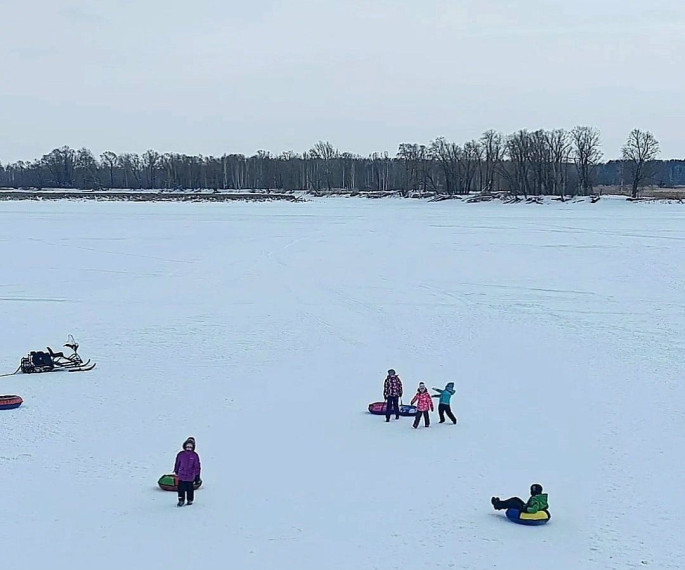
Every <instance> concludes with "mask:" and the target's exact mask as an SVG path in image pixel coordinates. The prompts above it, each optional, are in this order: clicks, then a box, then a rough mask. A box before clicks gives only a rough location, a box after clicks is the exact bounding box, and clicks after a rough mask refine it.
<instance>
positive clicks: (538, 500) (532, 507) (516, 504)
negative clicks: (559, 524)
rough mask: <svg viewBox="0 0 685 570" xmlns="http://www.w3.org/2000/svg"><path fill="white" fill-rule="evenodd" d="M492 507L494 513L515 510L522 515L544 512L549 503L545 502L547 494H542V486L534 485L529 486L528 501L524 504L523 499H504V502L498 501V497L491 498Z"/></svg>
mask: <svg viewBox="0 0 685 570" xmlns="http://www.w3.org/2000/svg"><path fill="white" fill-rule="evenodd" d="M490 502H491V503H492V506H493V507H494V509H495V510H496V511H502V510H504V509H516V510H517V511H521V512H522V513H531V514H534V513H537V512H538V511H545V510H547V509H548V508H549V503H548V502H547V493H543V492H542V485H540V484H538V483H534V484H532V485H531V486H530V499H528V501H526V502H524V501H523V499H521V498H519V497H512V498H511V499H506V500H505V501H502V500H500V498H499V497H493V498H492V499H490Z"/></svg>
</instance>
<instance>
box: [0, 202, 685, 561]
mask: <svg viewBox="0 0 685 570" xmlns="http://www.w3.org/2000/svg"><path fill="white" fill-rule="evenodd" d="M0 252H1V253H2V270H1V272H0V315H1V316H2V339H1V340H2V342H1V343H0V363H2V370H0V372H2V371H7V372H11V371H12V370H14V369H15V368H16V367H17V365H18V364H19V359H20V357H21V356H22V355H24V354H25V353H27V352H28V351H29V350H37V349H42V348H43V347H45V346H46V345H47V344H50V345H51V346H52V347H53V348H55V346H56V345H57V344H58V343H59V342H63V341H64V340H65V338H66V335H67V333H72V334H73V335H74V336H75V337H76V339H77V340H78V341H80V343H81V350H80V352H81V353H82V355H83V356H84V357H88V358H92V359H94V360H96V361H97V362H98V368H96V370H94V371H93V372H90V373H87V374H51V375H50V374H48V375H41V376H28V375H26V376H21V375H17V376H12V377H9V378H2V379H0V393H17V394H19V395H21V396H22V397H23V398H24V400H25V403H24V405H23V406H22V407H21V408H19V409H18V410H13V411H0V433H1V434H2V443H0V481H1V482H2V483H1V484H2V488H3V491H2V507H1V510H0V536H1V537H2V542H3V549H2V566H3V568H8V569H9V568H12V569H13V570H20V569H29V568H31V569H35V568H51V570H62V569H69V570H72V569H74V568H93V569H95V568H97V569H110V568H116V569H120V568H122V567H127V568H141V569H157V568H159V569H165V570H176V569H188V568H205V569H212V568H224V567H226V568H228V567H230V568H235V569H263V568H273V569H280V568H282V569H290V568H292V569H297V570H303V569H317V570H320V569H335V570H337V569H354V570H367V569H369V570H370V569H381V570H389V569H395V568H401V569H403V570H405V569H407V568H411V569H415V570H418V569H424V568H459V569H488V568H502V569H524V568H525V569H537V568H549V567H554V568H557V569H559V570H571V569H572V570H578V569H593V568H597V569H607V568H612V569H626V568H644V567H651V568H658V569H660V570H662V569H671V568H672V569H675V568H682V567H683V564H685V563H684V562H683V556H684V554H685V553H684V552H683V550H684V547H683V539H682V536H683V533H684V531H685V512H684V508H683V507H685V499H684V498H683V497H684V493H683V480H684V475H683V472H684V468H685V457H684V455H683V453H684V452H683V449H684V448H685V383H684V379H685V359H684V356H683V355H684V353H685V209H684V208H683V207H681V206H678V205H667V204H630V203H627V202H625V201H623V200H602V201H600V202H599V203H598V204H595V205H590V204H589V203H582V204H558V203H556V204H549V205H545V206H536V205H508V206H507V205H502V204H480V205H476V204H474V205H468V204H463V203H458V202H442V203H432V204H431V203H426V202H417V201H402V200H384V201H364V200H355V199H328V200H326V199H324V200H314V201H310V202H308V203H305V204H285V203H268V204H250V203H238V204H135V203H93V202H59V203H29V202H17V203H2V204H0ZM389 367H393V368H395V369H396V370H397V371H398V373H399V374H400V376H401V378H402V379H403V381H404V385H405V392H406V396H405V398H404V400H405V401H407V400H409V399H410V398H411V396H412V394H413V393H414V391H415V389H416V385H417V383H418V382H419V381H420V380H424V381H425V382H426V383H427V384H428V385H429V386H438V387H443V386H444V384H445V383H446V382H447V381H449V380H452V381H454V382H455V384H456V388H457V394H456V396H455V397H454V398H453V402H452V403H453V406H452V407H453V409H454V410H455V412H456V414H457V415H458V416H459V419H460V423H459V425H458V426H456V427H455V426H451V425H437V423H436V418H435V416H433V422H434V423H433V425H431V427H430V429H424V428H420V429H418V430H413V429H411V427H410V420H408V419H406V418H405V419H403V420H400V421H398V422H395V421H393V422H391V423H390V424H386V423H385V422H384V419H383V418H378V417H375V416H371V415H369V414H367V413H366V407H367V405H368V403H369V402H372V401H376V400H379V399H381V396H382V394H381V390H382V381H383V378H384V376H385V372H386V370H387V369H388V368H389ZM188 435H193V436H195V437H196V438H197V442H198V452H199V454H200V457H201V459H202V464H203V479H204V481H205V485H204V488H203V489H202V490H200V491H199V492H198V493H197V498H196V503H195V504H194V505H193V506H192V507H184V508H182V509H178V508H176V506H175V502H176V499H175V494H173V493H165V492H163V491H161V490H159V489H158V488H157V487H156V482H157V479H158V478H159V476H160V475H161V474H162V473H165V472H168V471H169V470H170V469H171V468H172V466H173V460H174V457H175V454H176V452H177V451H178V450H179V449H180V445H181V443H182V441H183V440H184V439H185V437H186V436H188ZM533 482H539V483H542V484H543V485H544V486H545V490H546V491H547V492H549V497H550V509H551V511H552V514H553V519H552V521H551V523H550V524H548V525H546V526H543V527H534V528H528V527H522V526H517V525H514V524H512V523H510V522H508V521H507V520H506V519H505V518H504V517H503V515H502V514H501V513H498V514H497V513H495V512H494V511H493V510H492V508H491V506H490V503H489V499H490V497H491V496H492V495H498V496H501V497H507V496H511V495H522V496H523V498H524V499H525V498H527V495H526V492H527V489H528V486H529V485H530V484H531V483H533Z"/></svg>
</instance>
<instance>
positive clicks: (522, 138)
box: [501, 129, 534, 197]
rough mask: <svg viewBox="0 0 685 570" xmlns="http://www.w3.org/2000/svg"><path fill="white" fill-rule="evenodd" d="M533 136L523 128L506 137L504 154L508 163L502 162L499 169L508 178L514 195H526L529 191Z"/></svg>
mask: <svg viewBox="0 0 685 570" xmlns="http://www.w3.org/2000/svg"><path fill="white" fill-rule="evenodd" d="M533 138H534V137H533V134H532V133H530V132H528V131H527V130H525V129H524V130H521V131H517V132H516V133H514V134H512V135H509V136H508V137H507V141H506V155H507V156H508V158H509V164H508V165H504V164H503V168H502V169H501V171H502V174H503V175H504V176H505V177H506V178H507V179H508V181H509V186H510V190H511V191H512V192H513V193H514V196H518V195H519V194H523V195H524V196H526V197H528V194H529V193H530V189H531V182H530V178H531V170H532V154H533V145H534V140H533Z"/></svg>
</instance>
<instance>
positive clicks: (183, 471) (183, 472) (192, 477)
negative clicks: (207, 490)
mask: <svg viewBox="0 0 685 570" xmlns="http://www.w3.org/2000/svg"><path fill="white" fill-rule="evenodd" d="M174 473H175V474H176V475H177V477H178V506H179V507H182V506H183V505H184V504H185V502H186V497H187V498H188V505H192V504H193V501H194V500H195V483H200V482H201V480H200V456H199V455H198V454H197V453H196V452H195V438H194V437H189V438H188V439H186V440H185V441H184V442H183V450H181V451H179V452H178V455H176V463H175V464H174Z"/></svg>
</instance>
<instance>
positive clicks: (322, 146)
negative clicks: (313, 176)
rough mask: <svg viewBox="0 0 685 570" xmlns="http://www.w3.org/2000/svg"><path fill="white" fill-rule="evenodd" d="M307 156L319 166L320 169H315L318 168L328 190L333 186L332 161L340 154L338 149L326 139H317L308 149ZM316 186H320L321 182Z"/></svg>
mask: <svg viewBox="0 0 685 570" xmlns="http://www.w3.org/2000/svg"><path fill="white" fill-rule="evenodd" d="M309 156H310V157H311V158H312V159H313V160H315V161H316V162H317V163H318V166H320V169H317V170H319V173H320V175H321V179H323V181H325V183H326V187H327V188H328V191H329V192H330V191H331V189H332V188H333V162H334V160H335V159H337V158H338V157H339V156H340V153H339V152H338V149H337V148H335V147H334V146H333V145H332V144H331V143H330V142H328V141H326V142H324V141H319V142H318V143H316V144H315V145H314V146H313V147H312V149H311V150H310V151H309ZM318 186H319V187H321V184H318Z"/></svg>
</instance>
